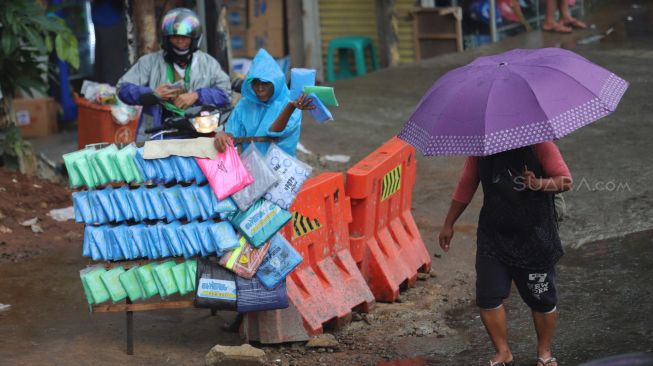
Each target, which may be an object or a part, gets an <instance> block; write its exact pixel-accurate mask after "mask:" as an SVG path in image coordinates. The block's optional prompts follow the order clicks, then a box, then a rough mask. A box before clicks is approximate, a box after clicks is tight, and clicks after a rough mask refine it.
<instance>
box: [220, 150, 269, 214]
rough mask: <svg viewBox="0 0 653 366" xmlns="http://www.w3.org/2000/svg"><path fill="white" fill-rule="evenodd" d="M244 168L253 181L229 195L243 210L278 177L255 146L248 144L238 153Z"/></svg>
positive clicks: (261, 194)
mask: <svg viewBox="0 0 653 366" xmlns="http://www.w3.org/2000/svg"><path fill="white" fill-rule="evenodd" d="M240 158H241V160H242V162H243V164H244V165H245V168H247V170H248V171H249V173H250V174H251V175H252V177H253V178H254V182H253V183H252V184H250V185H248V186H247V187H245V188H243V189H241V190H240V191H238V192H236V193H234V194H232V195H231V198H232V199H233V200H234V202H236V205H237V206H238V209H239V210H241V211H245V210H247V209H248V208H249V206H251V205H252V204H253V203H254V202H256V200H258V199H259V198H261V197H263V195H264V194H265V192H267V191H268V189H270V188H271V187H272V186H274V185H275V184H277V183H278V182H279V178H278V177H277V176H276V175H275V174H274V172H273V171H272V170H271V169H270V167H269V166H268V165H267V163H266V161H265V158H264V157H263V155H261V153H260V152H259V151H258V149H257V148H256V146H254V145H249V146H248V147H247V149H245V151H243V153H242V154H241V155H240Z"/></svg>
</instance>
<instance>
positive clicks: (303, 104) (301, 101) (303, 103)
mask: <svg viewBox="0 0 653 366" xmlns="http://www.w3.org/2000/svg"><path fill="white" fill-rule="evenodd" d="M312 102H313V100H312V99H311V98H309V97H307V96H306V94H302V95H300V96H299V98H297V99H296V100H292V101H290V104H291V105H292V106H293V107H295V108H297V109H299V110H302V111H304V110H311V109H315V105H313V104H311V103H312Z"/></svg>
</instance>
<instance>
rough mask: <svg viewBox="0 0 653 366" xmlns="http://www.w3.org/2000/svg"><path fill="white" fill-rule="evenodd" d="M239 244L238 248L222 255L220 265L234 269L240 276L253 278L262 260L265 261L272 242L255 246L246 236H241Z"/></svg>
mask: <svg viewBox="0 0 653 366" xmlns="http://www.w3.org/2000/svg"><path fill="white" fill-rule="evenodd" d="M239 245H240V246H239V247H238V248H236V249H234V250H232V251H229V252H227V253H225V254H223V255H222V257H220V265H221V266H223V267H225V268H226V269H229V270H231V271H233V272H234V273H235V274H237V275H238V276H241V277H244V278H252V277H254V274H255V273H256V270H258V267H259V266H260V265H261V262H263V258H265V254H266V253H267V252H268V248H269V247H270V244H269V243H267V244H265V245H263V246H262V247H260V248H254V247H253V246H252V245H251V244H249V243H248V242H247V240H245V238H244V237H241V238H240V241H239Z"/></svg>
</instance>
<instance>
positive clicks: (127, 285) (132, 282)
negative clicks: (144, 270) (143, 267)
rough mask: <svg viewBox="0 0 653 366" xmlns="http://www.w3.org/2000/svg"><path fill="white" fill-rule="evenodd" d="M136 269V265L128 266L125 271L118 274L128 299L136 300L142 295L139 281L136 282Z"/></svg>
mask: <svg viewBox="0 0 653 366" xmlns="http://www.w3.org/2000/svg"><path fill="white" fill-rule="evenodd" d="M137 271H138V266H136V267H132V268H130V269H129V270H128V271H127V272H124V273H121V274H120V275H119V276H118V279H119V280H120V284H121V285H122V287H123V288H124V289H125V292H126V293H127V296H129V300H131V301H136V300H138V299H140V298H142V297H143V289H142V288H141V285H140V283H138V278H137V276H136V272H137Z"/></svg>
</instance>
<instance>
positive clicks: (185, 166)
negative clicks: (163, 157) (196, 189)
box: [168, 155, 204, 183]
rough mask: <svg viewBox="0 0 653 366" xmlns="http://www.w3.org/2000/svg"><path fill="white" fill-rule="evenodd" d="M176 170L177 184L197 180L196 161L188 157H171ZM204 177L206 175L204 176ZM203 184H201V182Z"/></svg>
mask: <svg viewBox="0 0 653 366" xmlns="http://www.w3.org/2000/svg"><path fill="white" fill-rule="evenodd" d="M168 159H170V160H171V161H172V165H173V166H174V168H175V179H176V180H177V182H189V183H190V182H192V181H194V180H195V178H196V172H195V170H196V169H197V163H196V162H195V159H193V158H191V157H186V156H177V155H173V156H171V157H169V158H168ZM202 176H204V175H202ZM200 183H201V182H200Z"/></svg>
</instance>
